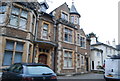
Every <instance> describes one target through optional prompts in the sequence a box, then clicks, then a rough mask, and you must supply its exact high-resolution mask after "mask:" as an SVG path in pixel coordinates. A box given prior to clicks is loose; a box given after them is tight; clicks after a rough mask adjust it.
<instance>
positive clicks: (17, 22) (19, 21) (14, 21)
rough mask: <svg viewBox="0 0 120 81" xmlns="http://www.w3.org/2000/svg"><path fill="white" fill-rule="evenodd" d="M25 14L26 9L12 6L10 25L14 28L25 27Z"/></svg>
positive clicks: (26, 13) (26, 14)
mask: <svg viewBox="0 0 120 81" xmlns="http://www.w3.org/2000/svg"><path fill="white" fill-rule="evenodd" d="M27 16H28V12H27V11H26V10H23V9H21V8H18V7H12V12H11V17H10V25H12V26H14V27H16V28H21V29H26V24H27Z"/></svg>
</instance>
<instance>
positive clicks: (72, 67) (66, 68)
mask: <svg viewBox="0 0 120 81" xmlns="http://www.w3.org/2000/svg"><path fill="white" fill-rule="evenodd" d="M63 69H69V70H70V69H74V67H68V68H67V67H63Z"/></svg>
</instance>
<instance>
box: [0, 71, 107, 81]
mask: <svg viewBox="0 0 120 81" xmlns="http://www.w3.org/2000/svg"><path fill="white" fill-rule="evenodd" d="M57 78H58V81H105V80H104V77H103V74H97V73H89V74H82V75H75V76H58V77H57ZM0 81H1V79H0Z"/></svg>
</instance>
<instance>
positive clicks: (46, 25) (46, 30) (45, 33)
mask: <svg viewBox="0 0 120 81" xmlns="http://www.w3.org/2000/svg"><path fill="white" fill-rule="evenodd" d="M48 26H49V25H48V24H46V23H44V24H43V31H42V38H45V39H48Z"/></svg>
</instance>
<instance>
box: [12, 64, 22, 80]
mask: <svg viewBox="0 0 120 81" xmlns="http://www.w3.org/2000/svg"><path fill="white" fill-rule="evenodd" d="M22 73H23V67H22V65H21V64H16V66H15V68H14V69H13V70H12V72H11V79H12V80H13V81H16V80H17V81H18V80H20V79H21V77H22V75H21V74H22Z"/></svg>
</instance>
